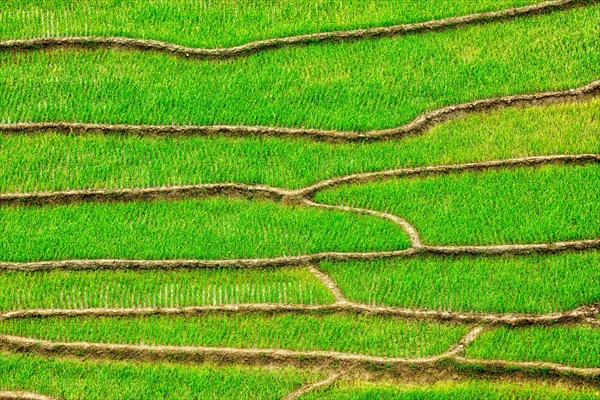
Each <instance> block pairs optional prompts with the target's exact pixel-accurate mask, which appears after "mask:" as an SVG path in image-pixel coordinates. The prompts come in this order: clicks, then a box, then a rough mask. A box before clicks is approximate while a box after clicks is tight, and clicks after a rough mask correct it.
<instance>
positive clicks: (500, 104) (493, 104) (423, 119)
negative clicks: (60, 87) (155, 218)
mask: <svg viewBox="0 0 600 400" xmlns="http://www.w3.org/2000/svg"><path fill="white" fill-rule="evenodd" d="M599 1H600V0H599ZM598 95H600V80H597V81H594V82H591V83H589V84H587V85H585V86H581V87H578V88H574V89H567V90H563V91H551V92H542V93H535V94H519V95H512V96H504V97H493V98H489V99H483V100H475V101H471V102H468V103H463V104H458V105H452V106H447V107H442V108H439V109H437V110H433V111H430V112H426V113H424V114H422V115H420V116H418V117H417V118H415V119H414V120H412V121H411V122H408V123H406V124H404V125H401V126H399V127H396V128H391V129H375V130H371V131H366V132H358V131H335V130H324V129H305V128H284V127H269V126H244V125H127V124H94V123H83V122H16V123H0V132H5V133H16V134H23V133H27V132H39V131H56V132H64V133H74V132H100V133H121V134H142V135H224V136H242V137H244V136H249V135H261V136H275V137H280V136H291V137H307V138H311V139H320V140H330V141H346V142H349V141H374V140H388V139H399V138H403V137H405V136H410V135H417V134H421V133H424V132H425V131H427V130H428V129H430V128H432V127H433V126H435V125H437V124H440V123H443V122H445V121H448V120H450V119H452V118H456V117H458V116H460V115H463V114H470V113H477V112H482V111H489V110H494V109H499V108H506V107H522V106H531V105H546V104H553V103H559V102H572V101H581V100H585V99H587V98H590V97H594V96H598Z"/></svg>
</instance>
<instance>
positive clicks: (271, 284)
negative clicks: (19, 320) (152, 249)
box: [0, 268, 333, 310]
mask: <svg viewBox="0 0 600 400" xmlns="http://www.w3.org/2000/svg"><path fill="white" fill-rule="evenodd" d="M0 288H2V289H1V290H0V310H23V309H32V308H63V309H65V308H66V309H70V308H97V307H104V308H116V307H119V308H129V307H186V306H197V305H222V304H242V303H286V304H288V303H289V304H323V303H331V302H333V296H332V295H331V293H329V291H328V290H327V289H326V288H325V287H324V286H323V285H322V284H321V283H320V282H319V281H317V279H316V278H315V277H314V276H313V275H312V274H311V273H309V272H308V271H307V270H305V269H300V268H285V269H277V270H273V269H270V270H260V269H259V270H235V269H211V270H177V271H150V270H148V271H84V272H81V271H50V272H35V273H31V272H6V273H2V274H0Z"/></svg>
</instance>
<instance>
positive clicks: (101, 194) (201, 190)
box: [0, 183, 291, 206]
mask: <svg viewBox="0 0 600 400" xmlns="http://www.w3.org/2000/svg"><path fill="white" fill-rule="evenodd" d="M290 193H291V192H290V191H287V190H284V189H278V188H272V187H269V186H264V185H246V184H242V183H207V184H198V185H185V186H162V187H151V188H139V189H92V190H68V191H54V192H35V193H3V194H0V206H18V205H27V206H31V205H59V204H74V203H82V202H109V201H136V200H146V201H147V200H176V199H185V198H206V197H215V196H228V197H244V198H264V199H271V200H281V199H283V198H284V197H286V196H289V195H290Z"/></svg>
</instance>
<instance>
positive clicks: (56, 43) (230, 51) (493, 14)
mask: <svg viewBox="0 0 600 400" xmlns="http://www.w3.org/2000/svg"><path fill="white" fill-rule="evenodd" d="M597 2H598V0H552V1H546V2H542V3H538V4H533V5H529V6H524V7H514V8H509V9H505V10H500V11H490V12H485V13H477V14H469V15H464V16H460V17H451V18H444V19H440V20H433V21H427V22H418V23H413V24H401V25H394V26H388V27H376V28H368V29H355V30H347V31H334V32H321V33H311V34H306V35H298V36H289V37H282V38H274V39H266V40H259V41H255V42H250V43H246V44H243V45H240V46H234V47H226V48H212V49H211V48H198V47H186V46H181V45H178V44H174V43H168V42H163V41H158V40H148V39H134V38H125V37H101V36H78V37H43V38H36V39H16V40H4V41H0V51H1V50H4V51H6V50H36V49H43V48H56V47H82V48H93V47H97V46H102V47H113V48H130V49H136V50H145V51H158V52H162V53H168V54H173V55H177V56H181V57H186V58H196V59H228V58H236V57H242V56H247V55H250V54H253V53H257V52H260V51H266V50H271V49H277V48H281V47H288V46H298V45H308V44H312V43H321V42H335V41H347V40H359V39H372V38H380V37H391V36H400V35H407V34H415V33H421V32H427V31H434V30H435V31H438V30H444V29H449V28H454V27H457V26H464V25H473V24H480V23H484V22H491V21H501V20H508V19H514V18H517V17H521V16H527V15H534V14H542V13H550V12H553V11H557V10H563V9H567V8H570V7H576V6H582V5H586V4H594V3H597Z"/></svg>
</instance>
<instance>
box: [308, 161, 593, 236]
mask: <svg viewBox="0 0 600 400" xmlns="http://www.w3.org/2000/svg"><path fill="white" fill-rule="evenodd" d="M599 181H600V166H599V165H595V164H593V165H585V166H544V167H540V168H517V169H505V170H496V171H484V172H469V173H459V174H450V175H438V176H430V177H424V178H412V179H411V178H408V179H394V180H388V181H383V182H371V183H366V184H359V185H353V186H352V185H351V186H343V187H339V188H336V189H331V190H329V191H324V192H320V193H317V195H316V199H317V201H319V202H325V203H330V204H344V205H352V206H355V207H364V208H369V209H373V210H380V211H386V212H390V213H392V214H395V215H399V216H402V217H404V218H406V219H407V220H408V221H409V222H411V223H412V224H413V225H414V226H415V227H416V228H417V229H418V230H419V232H420V233H421V236H422V238H423V241H424V242H426V243H430V244H442V245H458V244H478V245H479V244H481V245H483V244H503V243H533V242H549V241H559V240H574V239H590V238H598V237H599V234H600V213H598V204H600V190H598V182H599Z"/></svg>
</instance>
